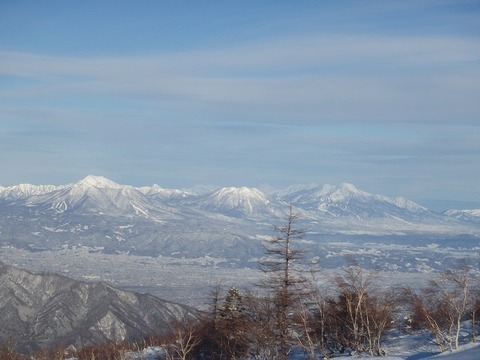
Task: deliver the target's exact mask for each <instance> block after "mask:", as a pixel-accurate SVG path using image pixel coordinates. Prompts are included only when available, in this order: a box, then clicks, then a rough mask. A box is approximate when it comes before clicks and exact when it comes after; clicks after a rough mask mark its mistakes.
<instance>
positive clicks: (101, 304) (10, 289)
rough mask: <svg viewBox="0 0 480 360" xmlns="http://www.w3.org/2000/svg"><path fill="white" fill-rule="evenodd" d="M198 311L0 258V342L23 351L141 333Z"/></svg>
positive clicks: (161, 328)
mask: <svg viewBox="0 0 480 360" xmlns="http://www.w3.org/2000/svg"><path fill="white" fill-rule="evenodd" d="M196 314H197V312H196V311H195V310H193V309H191V308H189V307H187V306H183V305H179V304H176V303H171V302H167V301H164V300H161V299H158V298H156V297H154V296H151V295H148V294H138V293H134V292H128V291H122V290H118V289H116V288H113V287H111V286H109V285H107V284H104V283H86V282H80V281H76V280H73V279H70V278H67V277H64V276H60V275H55V274H48V275H45V274H34V273H31V272H29V271H26V270H23V269H19V268H16V267H12V266H8V265H5V264H3V263H1V262H0V323H1V324H2V326H1V328H0V343H2V344H7V343H11V344H14V346H15V347H16V348H17V350H19V351H22V352H28V351H33V350H35V349H37V348H38V347H49V346H53V345H57V344H58V345H63V346H66V345H70V344H72V345H74V346H82V345H87V344H92V343H98V342H102V341H106V340H124V339H137V338H142V337H143V336H145V335H146V334H151V333H161V332H165V331H167V330H168V323H170V322H172V321H174V320H182V319H185V318H188V317H195V316H196Z"/></svg>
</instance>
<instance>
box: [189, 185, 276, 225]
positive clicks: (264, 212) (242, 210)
mask: <svg viewBox="0 0 480 360" xmlns="http://www.w3.org/2000/svg"><path fill="white" fill-rule="evenodd" d="M190 205H191V206H194V207H196V208H199V209H202V210H207V211H210V212H218V213H221V214H224V215H228V216H239V217H244V216H247V217H258V218H261V219H264V218H265V217H267V218H268V217H272V216H274V217H276V216H281V215H284V214H285V212H284V209H282V205H280V204H278V203H276V202H272V201H270V200H269V199H268V198H267V197H266V196H265V194H263V193H262V192H261V191H260V190H258V189H257V188H248V187H245V186H243V187H225V188H221V189H218V190H215V191H212V192H210V193H208V194H206V195H203V196H200V197H198V198H196V199H195V200H193V201H192V202H190Z"/></svg>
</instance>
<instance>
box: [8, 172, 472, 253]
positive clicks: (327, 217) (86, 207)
mask: <svg viewBox="0 0 480 360" xmlns="http://www.w3.org/2000/svg"><path fill="white" fill-rule="evenodd" d="M290 206H292V207H293V210H294V211H295V212H297V213H299V214H300V220H299V224H298V226H299V227H301V228H303V229H307V230H308V234H309V235H308V236H309V237H310V239H315V237H317V236H325V235H328V234H330V235H335V234H343V235H362V236H364V235H368V236H385V235H389V234H390V235H412V234H423V235H425V234H432V235H439V234H448V235H457V234H470V235H472V236H480V221H479V219H480V216H479V215H478V211H477V212H475V211H471V212H466V211H463V212H462V211H453V210H452V211H449V212H446V213H444V214H438V213H435V212H432V211H430V210H428V209H427V208H425V207H422V206H420V205H418V204H416V203H414V202H412V201H410V200H408V199H405V198H403V197H398V198H390V197H387V196H383V195H377V194H370V193H368V192H365V191H361V190H359V189H357V188H355V186H354V185H352V184H346V183H344V184H340V185H337V186H333V185H296V186H292V187H290V188H287V189H283V190H277V191H269V192H268V193H266V192H262V191H261V190H259V189H257V188H247V187H239V188H235V187H226V188H221V189H215V190H211V191H195V190H191V189H190V190H183V189H164V188H162V187H160V186H159V185H152V186H144V187H133V186H130V185H120V184H117V183H115V182H113V181H111V180H109V179H107V178H105V177H102V176H93V175H90V176H87V177H86V178H84V179H82V180H80V181H79V182H77V183H75V184H69V185H62V186H52V185H40V186H37V185H28V184H21V185H16V186H10V187H0V215H1V216H0V243H3V244H7V245H9V246H10V245H11V246H15V247H21V248H29V249H55V248H56V247H57V248H58V247H61V246H78V245H82V246H91V247H100V248H101V249H103V251H107V252H123V253H124V252H128V253H136V254H149V255H158V254H164V255H169V256H171V255H178V256H180V255H181V256H199V254H208V255H211V256H218V257H226V258H228V257H232V258H235V259H237V260H238V259H240V258H243V259H247V258H250V257H252V256H254V255H255V254H258V245H259V243H260V241H259V239H262V238H264V237H265V236H269V235H271V234H272V228H273V225H282V224H283V222H284V221H285V219H286V216H287V213H288V211H289V207H290Z"/></svg>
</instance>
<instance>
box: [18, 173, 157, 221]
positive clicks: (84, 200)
mask: <svg viewBox="0 0 480 360" xmlns="http://www.w3.org/2000/svg"><path fill="white" fill-rule="evenodd" d="M28 202H29V204H30V205H31V206H39V207H44V208H45V207H46V208H48V209H53V210H55V211H56V212H59V213H61V212H80V213H96V214H108V215H118V214H122V215H125V216H128V215H131V216H144V217H148V216H149V215H150V214H151V213H156V212H157V211H158V210H159V209H158V207H156V206H154V205H153V204H152V203H151V202H150V201H149V199H148V198H147V197H146V196H145V195H144V194H143V193H142V192H141V191H139V190H138V189H136V188H135V187H133V186H125V185H119V184H117V183H115V182H113V181H111V180H109V179H107V178H105V177H102V176H93V175H89V176H87V177H85V178H84V179H82V180H80V181H79V182H77V183H75V184H73V185H69V186H65V187H63V188H61V189H59V190H54V191H51V192H49V193H46V194H41V195H37V196H33V197H30V198H29V199H28Z"/></svg>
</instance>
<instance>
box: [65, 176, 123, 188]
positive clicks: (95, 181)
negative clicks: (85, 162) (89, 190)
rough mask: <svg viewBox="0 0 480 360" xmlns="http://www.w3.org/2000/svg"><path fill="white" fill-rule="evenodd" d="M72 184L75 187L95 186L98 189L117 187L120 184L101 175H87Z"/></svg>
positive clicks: (119, 186)
mask: <svg viewBox="0 0 480 360" xmlns="http://www.w3.org/2000/svg"><path fill="white" fill-rule="evenodd" d="M74 186H77V187H95V188H100V189H119V188H121V187H122V186H121V185H119V184H117V183H116V182H114V181H112V180H109V179H107V178H106V177H103V176H95V175H88V176H86V177H85V178H83V179H82V180H80V181H79V182H77V183H76V184H75V185H74Z"/></svg>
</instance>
